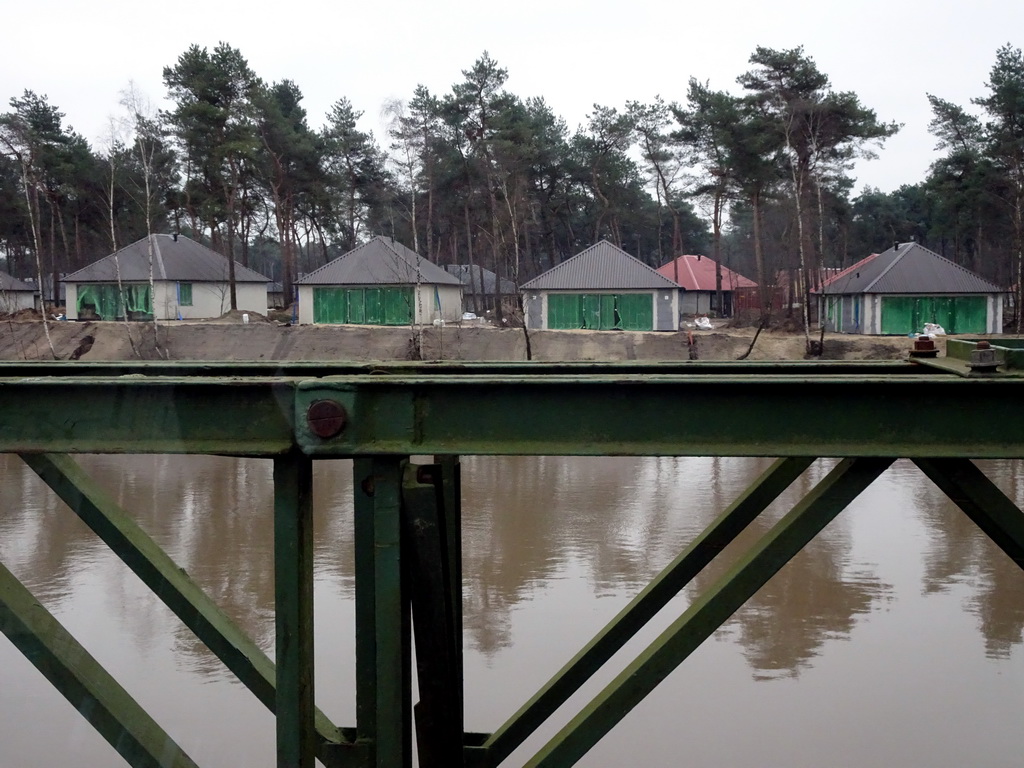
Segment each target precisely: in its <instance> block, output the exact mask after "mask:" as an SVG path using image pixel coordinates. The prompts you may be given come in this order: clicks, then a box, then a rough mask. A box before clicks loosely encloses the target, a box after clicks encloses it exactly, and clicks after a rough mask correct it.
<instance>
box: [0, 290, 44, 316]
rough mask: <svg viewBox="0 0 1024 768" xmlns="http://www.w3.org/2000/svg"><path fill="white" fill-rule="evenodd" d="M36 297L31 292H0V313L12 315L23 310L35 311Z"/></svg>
mask: <svg viewBox="0 0 1024 768" xmlns="http://www.w3.org/2000/svg"><path fill="white" fill-rule="evenodd" d="M35 307H36V297H35V294H34V293H32V291H0V312H2V313H7V314H13V313H15V312H20V311H21V310H23V309H35Z"/></svg>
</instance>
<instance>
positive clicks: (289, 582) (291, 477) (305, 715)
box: [274, 451, 317, 768]
mask: <svg viewBox="0 0 1024 768" xmlns="http://www.w3.org/2000/svg"><path fill="white" fill-rule="evenodd" d="M274 605H275V611H274V621H275V625H276V633H275V638H276V641H275V645H274V648H275V651H276V654H277V707H276V714H277V765H278V768H313V766H314V764H315V755H316V743H317V738H316V722H315V721H316V705H315V703H314V701H315V697H314V686H313V681H314V670H313V464H312V462H311V461H310V459H309V457H308V456H303V455H302V454H301V453H298V452H297V451H294V452H292V453H290V454H288V455H287V456H279V457H277V458H275V459H274Z"/></svg>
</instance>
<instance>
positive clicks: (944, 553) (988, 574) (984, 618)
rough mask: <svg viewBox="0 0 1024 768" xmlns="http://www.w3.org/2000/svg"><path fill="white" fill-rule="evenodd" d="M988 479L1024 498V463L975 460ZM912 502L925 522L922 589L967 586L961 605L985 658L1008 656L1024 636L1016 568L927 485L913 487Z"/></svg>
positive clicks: (938, 590)
mask: <svg viewBox="0 0 1024 768" xmlns="http://www.w3.org/2000/svg"><path fill="white" fill-rule="evenodd" d="M978 466H979V467H981V468H982V470H983V471H984V472H985V474H986V475H987V476H988V478H989V479H990V480H992V481H993V482H994V483H995V484H996V485H997V486H999V488H1000V489H1001V490H1002V491H1003V493H1005V494H1006V495H1007V496H1008V497H1009V498H1011V499H1018V500H1019V499H1021V498H1024V494H1022V490H1024V477H1022V471H1024V464H1022V463H1020V462H979V463H978ZM915 489H916V493H915V503H916V505H917V506H918V508H920V509H921V510H922V517H923V520H924V521H925V522H926V524H927V526H928V536H929V547H928V550H927V552H926V559H925V562H926V565H925V581H924V590H925V592H926V593H941V592H948V591H949V590H950V589H952V588H953V587H954V586H956V585H958V584H964V585H967V586H969V587H971V588H972V590H973V594H971V595H970V596H969V597H968V598H967V599H966V601H965V605H966V608H967V609H968V610H969V611H971V612H972V613H973V614H974V615H976V616H977V617H978V620H979V622H980V629H981V632H982V634H983V636H984V637H985V652H986V653H987V654H988V656H989V657H991V658H995V659H999V658H1008V657H1009V655H1010V652H1011V650H1012V649H1013V647H1014V646H1017V645H1019V644H1020V643H1021V639H1022V636H1024V600H1022V599H1021V597H1022V595H1021V592H1020V572H1021V571H1020V568H1019V567H1018V566H1017V565H1016V564H1015V563H1014V562H1013V561H1012V560H1011V559H1010V558H1009V556H1008V555H1006V554H1005V553H1003V552H1002V551H1001V550H1000V549H999V548H998V547H997V546H996V545H995V544H994V543H993V542H992V541H991V540H990V539H989V538H988V537H987V536H986V535H985V534H984V533H982V531H981V529H979V528H978V527H977V526H976V525H975V524H974V522H973V521H971V520H970V518H968V517H967V516H966V515H965V514H963V513H962V512H961V511H960V510H959V509H958V508H957V507H956V506H955V505H954V504H953V503H952V502H950V501H949V500H948V499H946V498H945V497H944V496H943V495H942V493H941V492H940V491H939V489H938V488H936V487H935V486H934V485H932V484H931V483H921V484H918V485H917V486H915Z"/></svg>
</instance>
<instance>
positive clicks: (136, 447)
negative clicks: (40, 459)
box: [0, 366, 293, 456]
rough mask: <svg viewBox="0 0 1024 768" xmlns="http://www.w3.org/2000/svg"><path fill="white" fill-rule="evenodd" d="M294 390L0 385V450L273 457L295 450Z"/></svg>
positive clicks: (92, 381)
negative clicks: (223, 454) (1, 417)
mask: <svg viewBox="0 0 1024 768" xmlns="http://www.w3.org/2000/svg"><path fill="white" fill-rule="evenodd" d="M0 373H2V366H0ZM291 392H292V387H291V386H290V385H289V384H288V383H287V382H286V381H274V380H247V379H231V378H221V379H214V378H207V377H196V378H191V379H189V378H184V379H182V378H169V377H168V378H150V377H145V376H141V375H139V376H135V375H130V376H123V377H117V378H104V377H97V378H68V377H59V376H52V377H36V378H22V379H0V413H2V414H4V417H3V419H0V451H2V452H5V453H40V452H42V453H210V454H216V453H225V454H234V455H252V456H260V455H263V456H266V455H277V454H281V453H284V452H286V451H287V450H288V449H289V447H290V446H291V445H292V444H293V438H292V434H293V425H292V414H293V408H292V404H291V403H292V401H291Z"/></svg>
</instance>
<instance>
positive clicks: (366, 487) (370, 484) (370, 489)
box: [359, 475, 377, 496]
mask: <svg viewBox="0 0 1024 768" xmlns="http://www.w3.org/2000/svg"><path fill="white" fill-rule="evenodd" d="M359 487H360V488H362V489H363V493H365V494H366V495H367V496H373V494H374V492H375V491H376V490H377V479H376V478H375V477H374V476H373V475H370V476H369V477H364V478H363V481H362V482H361V483H360V484H359Z"/></svg>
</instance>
